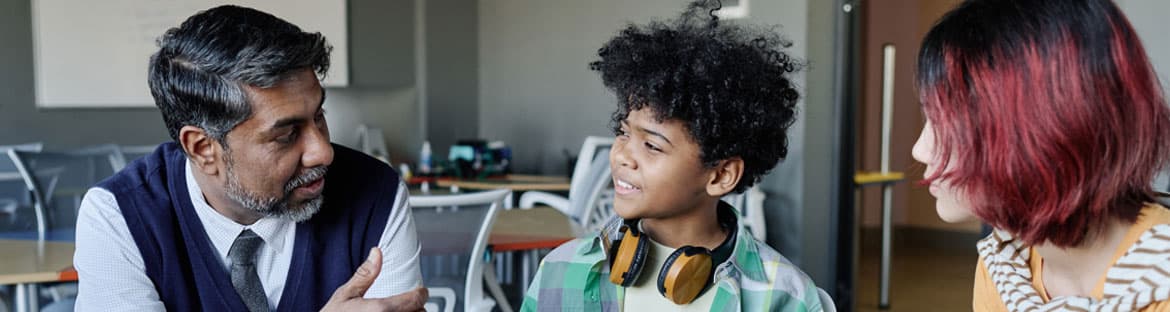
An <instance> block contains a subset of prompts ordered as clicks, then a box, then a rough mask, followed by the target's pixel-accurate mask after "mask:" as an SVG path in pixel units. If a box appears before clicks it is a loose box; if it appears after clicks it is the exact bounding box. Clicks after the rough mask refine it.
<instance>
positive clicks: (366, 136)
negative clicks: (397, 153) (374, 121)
mask: <svg viewBox="0 0 1170 312" xmlns="http://www.w3.org/2000/svg"><path fill="white" fill-rule="evenodd" d="M357 137H358V148H359V149H361V151H362V152H363V153H366V154H368V155H370V156H372V157H374V158H377V159H381V160H382V161H385V162H387V163H390V152H389V151H388V150H387V149H386V139H385V137H384V136H383V135H382V129H381V128H371V127H369V126H366V125H364V124H363V125H358V129H357Z"/></svg>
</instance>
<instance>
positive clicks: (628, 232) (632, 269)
mask: <svg viewBox="0 0 1170 312" xmlns="http://www.w3.org/2000/svg"><path fill="white" fill-rule="evenodd" d="M622 232H624V234H622V240H621V241H619V242H618V245H617V248H616V249H617V251H616V252H615V253H614V254H613V256H612V257H611V258H612V259H613V262H612V263H613V264H612V265H610V268H609V281H610V282H611V283H614V284H617V285H621V286H622V287H630V286H631V285H633V284H634V281H636V280H638V275H639V274H641V273H642V266H643V265H644V264H645V262H646V253H648V252H649V248H650V247H649V246H648V245H649V244H648V243H647V242H646V237H645V235H642V234H641V233H639V232H638V231H637V230H635V229H631V228H629V227H623V228H622Z"/></svg>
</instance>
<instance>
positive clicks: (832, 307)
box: [817, 287, 837, 312]
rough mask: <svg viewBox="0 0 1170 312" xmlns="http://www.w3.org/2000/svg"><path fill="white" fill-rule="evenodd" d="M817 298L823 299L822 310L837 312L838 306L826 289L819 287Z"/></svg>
mask: <svg viewBox="0 0 1170 312" xmlns="http://www.w3.org/2000/svg"><path fill="white" fill-rule="evenodd" d="M817 297H819V298H821V309H822V310H823V311H825V312H837V304H835V303H833V297H829V293H828V292H825V290H824V289H821V288H820V287H817Z"/></svg>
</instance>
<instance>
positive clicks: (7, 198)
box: [0, 143, 42, 232]
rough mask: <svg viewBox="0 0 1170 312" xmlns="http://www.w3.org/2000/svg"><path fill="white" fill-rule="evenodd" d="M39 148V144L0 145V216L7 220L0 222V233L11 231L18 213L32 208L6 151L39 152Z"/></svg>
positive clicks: (18, 172)
mask: <svg viewBox="0 0 1170 312" xmlns="http://www.w3.org/2000/svg"><path fill="white" fill-rule="evenodd" d="M41 148H42V144H41V143H29V144H19V145H0V216H6V217H7V218H8V220H7V222H0V232H4V231H5V230H12V229H13V228H12V227H13V226H14V225H15V224H16V213H17V212H18V211H23V210H29V211H31V210H32V208H33V202H32V195H31V193H29V191H28V188H27V187H25V185H24V181H23V179H22V177H21V175H20V171H17V170H16V162H15V161H13V160H12V158H10V157H9V156H8V150H13V149H15V150H22V151H29V152H39V151H41Z"/></svg>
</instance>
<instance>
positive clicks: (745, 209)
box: [723, 184, 768, 242]
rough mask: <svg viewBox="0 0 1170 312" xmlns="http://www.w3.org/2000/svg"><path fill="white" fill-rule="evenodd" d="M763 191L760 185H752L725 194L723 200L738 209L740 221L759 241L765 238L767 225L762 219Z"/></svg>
mask: <svg viewBox="0 0 1170 312" xmlns="http://www.w3.org/2000/svg"><path fill="white" fill-rule="evenodd" d="M765 197H766V196H765V195H764V191H763V190H760V185H759V184H756V185H753V186H752V187H751V188H749V189H748V190H746V191H744V192H743V193H740V194H727V195H724V196H723V201H725V202H727V204H729V205H731V206H732V207H735V210H737V211H739V218H740V221H741V222H743V223H744V225H745V226H746V227H747V229H748V231H750V232H751V233H752V236H753V237H755V238H756V240H759V241H761V242H763V241H766V240H767V232H768V227H767V224H766V223H765V221H764V198H765Z"/></svg>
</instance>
